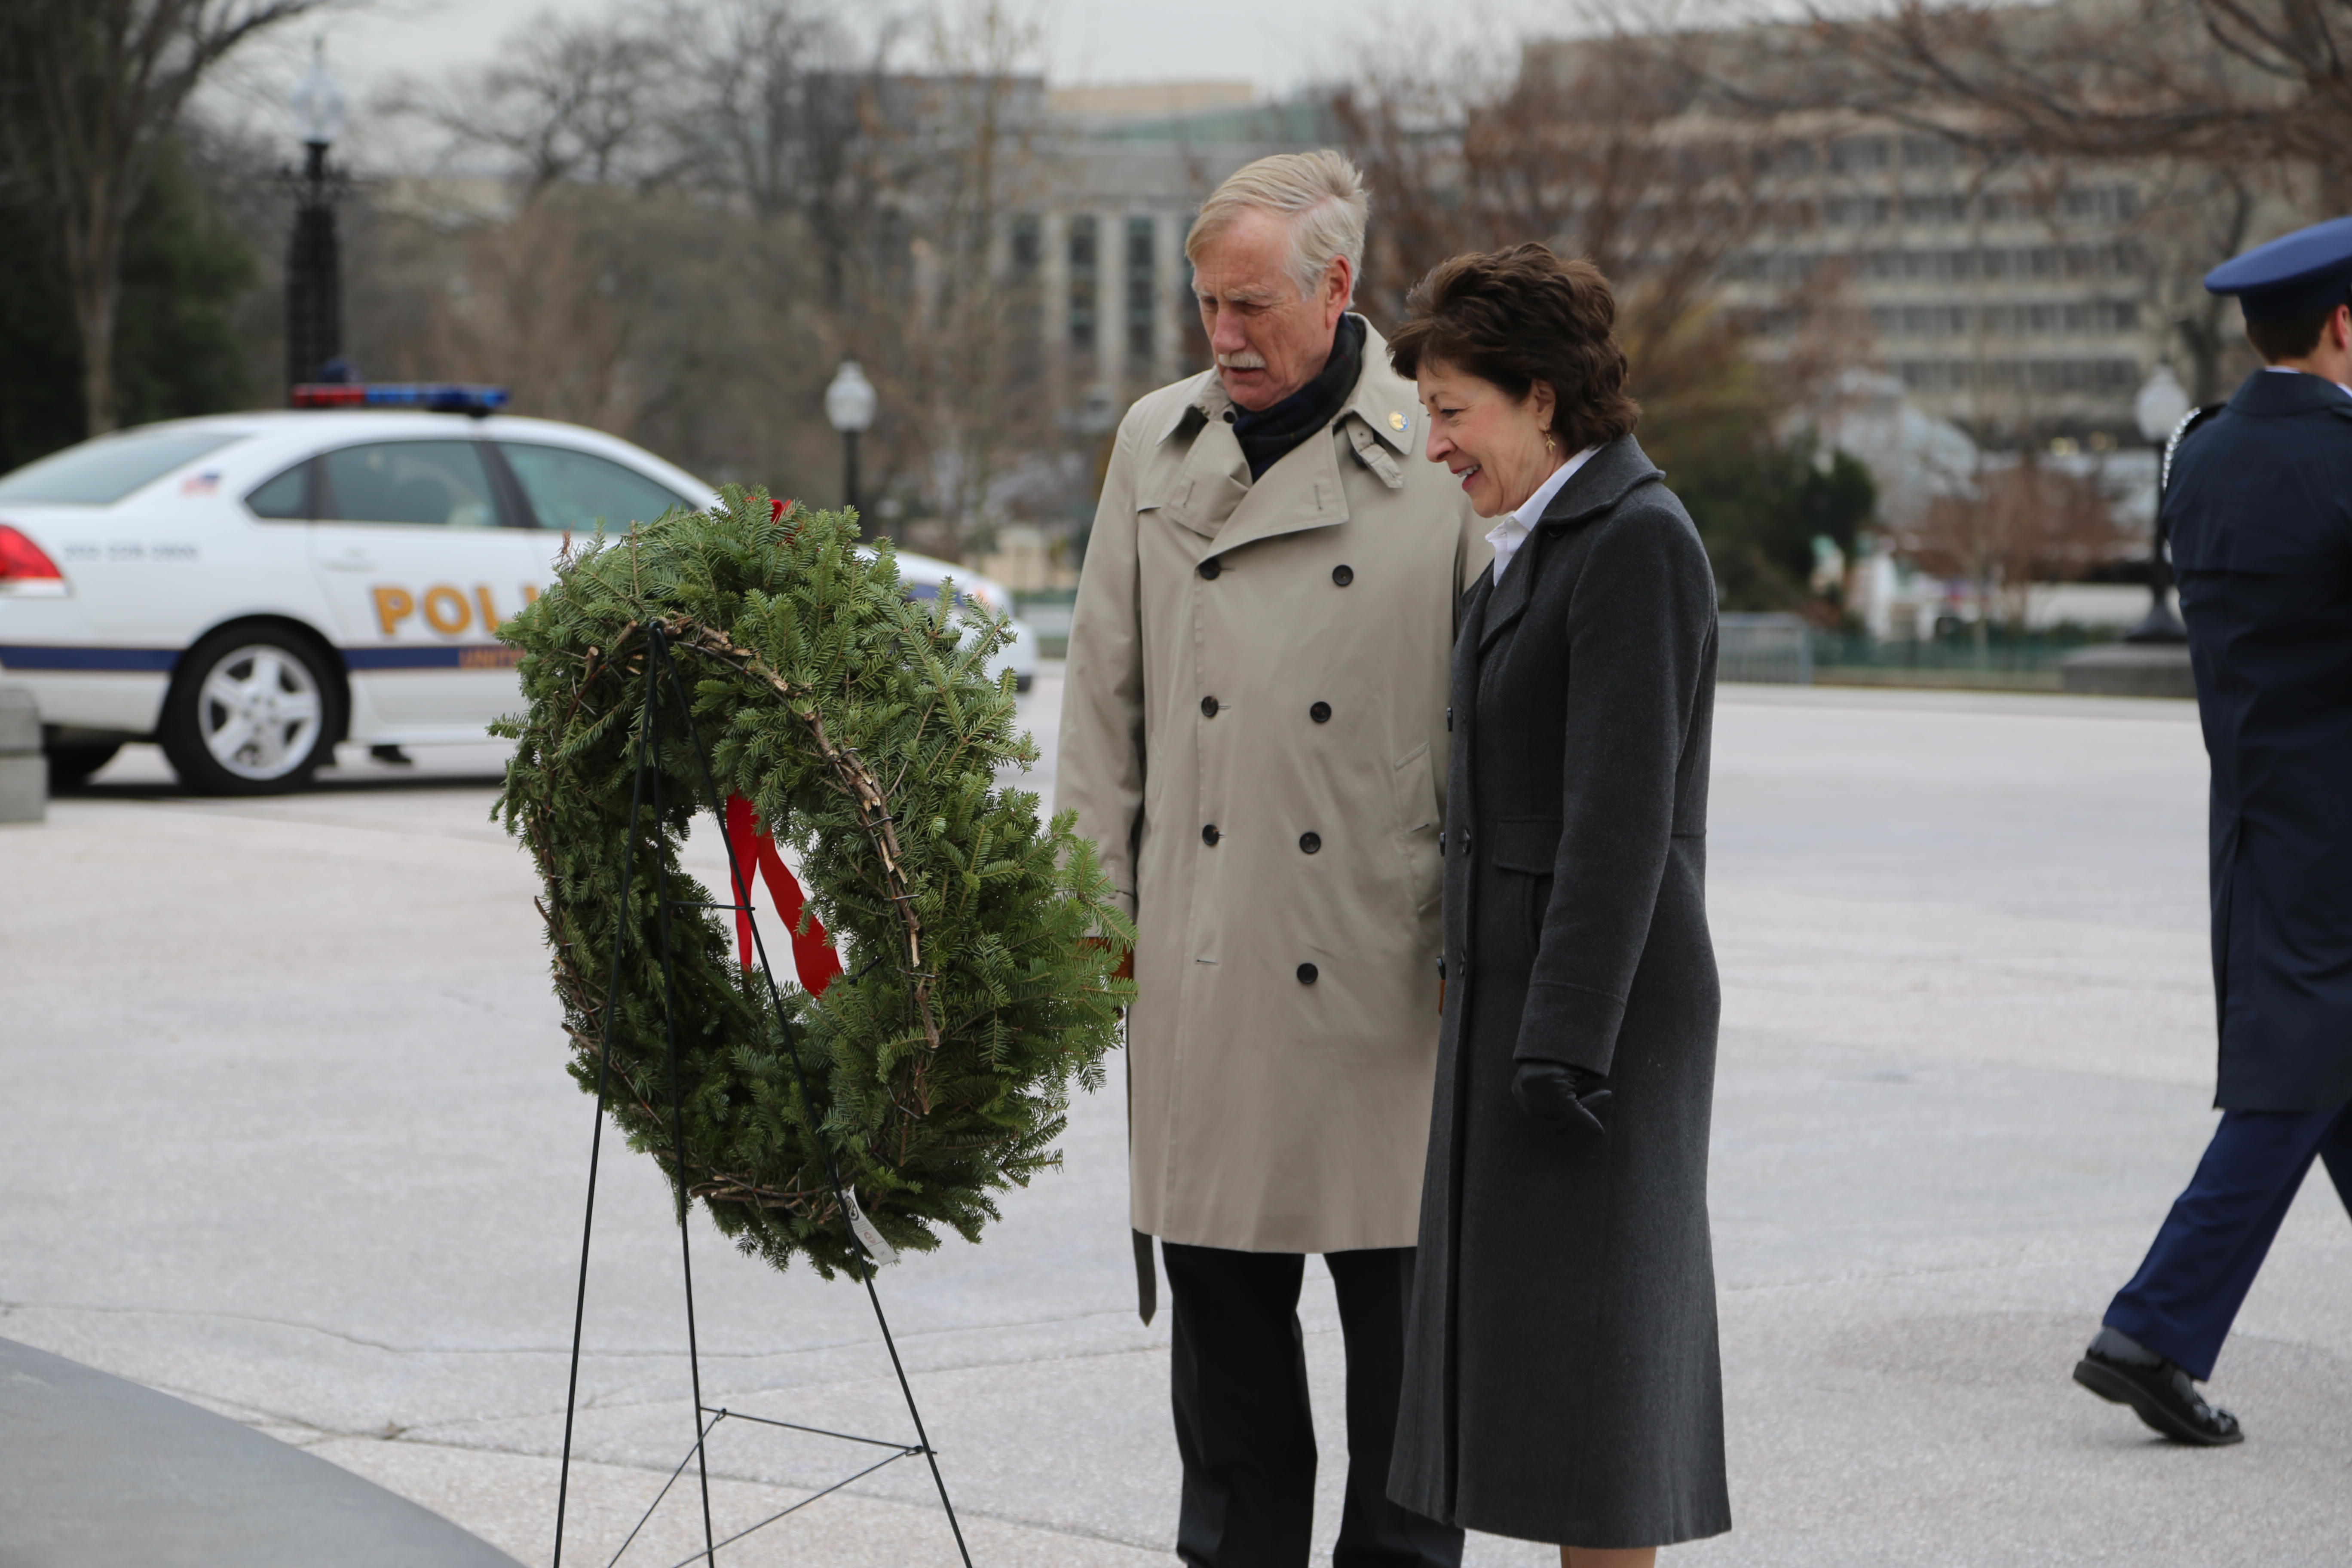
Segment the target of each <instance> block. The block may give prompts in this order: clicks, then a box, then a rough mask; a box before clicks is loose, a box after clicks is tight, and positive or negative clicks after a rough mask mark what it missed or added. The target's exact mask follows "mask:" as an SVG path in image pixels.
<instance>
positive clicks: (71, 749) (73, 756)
mask: <svg viewBox="0 0 2352 1568" xmlns="http://www.w3.org/2000/svg"><path fill="white" fill-rule="evenodd" d="M121 750H122V742H120V741H113V742H100V743H99V744H97V745H94V746H51V747H50V748H48V752H47V755H48V759H49V793H50V794H51V795H56V794H58V793H59V792H61V791H64V790H69V789H79V787H80V786H82V785H83V784H88V783H89V775H90V774H92V773H96V772H98V770H99V769H100V768H102V767H104V766H106V764H107V763H110V762H112V761H114V753H115V752H119V751H121Z"/></svg>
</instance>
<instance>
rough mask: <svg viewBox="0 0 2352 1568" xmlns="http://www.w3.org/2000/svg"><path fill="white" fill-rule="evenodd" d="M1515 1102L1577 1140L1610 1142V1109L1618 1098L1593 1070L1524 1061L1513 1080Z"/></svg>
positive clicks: (1604, 1079)
mask: <svg viewBox="0 0 2352 1568" xmlns="http://www.w3.org/2000/svg"><path fill="white" fill-rule="evenodd" d="M1511 1098H1512V1099H1513V1100H1517V1101H1518V1102H1519V1109H1520V1110H1524V1111H1526V1112H1527V1113H1528V1115H1529V1116H1532V1117H1534V1118H1535V1119H1536V1120H1537V1121H1540V1122H1542V1123H1544V1124H1545V1125H1546V1126H1549V1127H1557V1128H1559V1130H1560V1131H1563V1132H1566V1133H1569V1134H1570V1135H1571V1136H1573V1137H1577V1138H1592V1139H1598V1140H1599V1141H1600V1142H1603V1143H1605V1142H1608V1141H1609V1107H1610V1105H1611V1104H1612V1102H1613V1101H1614V1100H1615V1099H1616V1095H1615V1094H1614V1093H1613V1092H1612V1091H1611V1089H1610V1088H1609V1080H1608V1079H1606V1078H1603V1077H1602V1076H1601V1074H1599V1073H1597V1072H1593V1071H1591V1069H1590V1068H1580V1067H1570V1065H1569V1064H1568V1063H1566V1062H1547V1061H1522V1062H1520V1063H1519V1065H1518V1071H1517V1073H1515V1074H1514V1075H1513V1076H1512V1079H1511Z"/></svg>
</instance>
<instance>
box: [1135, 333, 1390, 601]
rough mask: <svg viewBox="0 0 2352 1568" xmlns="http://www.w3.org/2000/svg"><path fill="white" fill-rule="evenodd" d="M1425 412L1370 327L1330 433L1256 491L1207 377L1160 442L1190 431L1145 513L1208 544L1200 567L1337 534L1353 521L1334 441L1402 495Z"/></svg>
mask: <svg viewBox="0 0 2352 1568" xmlns="http://www.w3.org/2000/svg"><path fill="white" fill-rule="evenodd" d="M1418 408H1419V405H1418V404H1417V403H1416V402H1415V400H1414V398H1413V396H1412V389H1411V388H1410V387H1408V386H1406V385H1405V384H1404V382H1403V380H1402V378H1401V377H1399V376H1398V375H1397V374H1396V373H1395V372H1394V371H1392V370H1391V369H1389V368H1388V340H1386V339H1385V338H1383V337H1381V334H1380V332H1379V331H1377V330H1375V329H1374V328H1373V327H1372V326H1371V324H1370V322H1366V323H1365V327H1364V358H1363V368H1362V370H1361V371H1360V372H1359V373H1358V374H1357V376H1356V384H1355V387H1354V389H1353V390H1352V391H1351V392H1350V393H1349V398H1348V402H1347V404H1346V405H1345V406H1343V407H1342V408H1341V410H1340V412H1339V417H1338V418H1337V419H1336V420H1335V421H1334V422H1333V424H1332V426H1330V429H1329V430H1326V431H1320V432H1318V433H1317V435H1316V436H1313V437H1308V438H1307V439H1306V440H1304V441H1301V442H1300V443H1299V444H1298V445H1297V447H1294V448H1292V449H1291V450H1290V451H1288V452H1286V453H1285V454H1284V455H1283V457H1282V458H1281V460H1280V461H1278V462H1276V464H1275V465H1274V467H1272V468H1268V469H1267V470H1266V471H1265V473H1264V474H1263V475H1261V476H1259V478H1258V479H1256V480H1255V482H1253V481H1252V480H1251V479H1250V474H1249V460H1248V459H1247V458H1244V456H1243V455H1242V448H1241V441H1240V438H1239V437H1236V436H1235V435H1234V428H1233V425H1232V423H1231V422H1230V419H1229V417H1228V416H1230V415H1231V414H1232V413H1233V411H1234V403H1233V399H1232V397H1231V396H1230V395H1227V393H1226V392H1225V388H1224V384H1223V382H1222V381H1220V380H1218V378H1217V375H1216V373H1215V372H1214V371H1211V372H1208V373H1206V374H1203V375H1202V377H1201V378H1200V380H1199V382H1198V383H1197V384H1196V386H1195V388H1194V391H1193V395H1192V398H1191V399H1190V400H1189V402H1188V403H1187V404H1186V405H1185V406H1184V407H1183V408H1182V409H1181V411H1180V413H1179V414H1178V415H1177V416H1176V417H1175V418H1174V419H1172V420H1171V422H1170V423H1169V426H1168V427H1167V429H1166V430H1165V431H1164V432H1163V434H1162V437H1161V438H1162V439H1163V440H1167V439H1171V438H1175V437H1181V435H1182V434H1184V433H1185V432H1187V431H1190V432H1191V433H1192V447H1191V448H1190V449H1189V450H1188V451H1187V452H1186V453H1185V455H1184V458H1183V460H1182V462H1181V464H1179V465H1178V466H1177V467H1176V470H1175V472H1174V473H1173V474H1172V475H1171V476H1170V478H1169V479H1168V481H1167V491H1166V493H1165V494H1164V495H1162V496H1160V497H1158V498H1155V499H1154V500H1147V501H1146V503H1145V504H1147V505H1149V504H1155V503H1156V504H1158V505H1159V506H1160V507H1161V509H1162V510H1164V511H1165V512H1166V514H1167V516H1168V518H1169V519H1170V521H1173V522H1177V523H1180V524H1181V525H1182V526H1183V527H1185V528H1187V529H1190V530H1191V531H1192V532H1194V533H1197V534H1199V535H1201V536H1202V540H1203V543H1202V546H1201V547H1200V551H1199V555H1200V558H1201V559H1202V560H1206V559H1207V558H1208V557H1209V556H1211V555H1216V554H1222V553H1223V552H1225V551H1228V550H1234V549H1237V548H1239V547H1240V546H1242V545H1244V544H1254V543H1255V542H1258V541H1259V540H1262V539H1274V538H1277V537H1279V536H1281V535H1283V534H1286V533H1302V532H1305V531H1307V530H1310V529H1317V528H1329V527H1331V526H1333V525H1335V524H1338V523H1342V522H1345V521H1348V514H1349V508H1348V495H1347V489H1346V487H1345V485H1344V484H1343V483H1342V482H1341V472H1340V467H1339V444H1338V442H1337V441H1336V440H1334V439H1332V438H1331V434H1330V432H1331V431H1332V430H1336V431H1339V432H1341V433H1342V435H1344V437H1345V438H1346V439H1347V440H1348V442H1349V446H1350V447H1351V449H1352V452H1353V455H1354V458H1355V459H1356V461H1358V462H1359V463H1360V464H1362V465H1363V467H1365V468H1368V469H1370V471H1371V472H1372V474H1373V475H1374V476H1375V477H1377V478H1378V479H1380V481H1381V484H1382V485H1383V486H1385V487H1386V488H1387V489H1391V490H1396V489H1403V488H1404V474H1403V470H1402V466H1401V464H1400V462H1399V459H1400V458H1410V457H1411V456H1412V442H1413V426H1414V420H1415V415H1416V413H1417V411H1418Z"/></svg>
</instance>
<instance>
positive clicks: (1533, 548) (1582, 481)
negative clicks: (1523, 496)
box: [1478, 436, 1665, 649]
mask: <svg viewBox="0 0 2352 1568" xmlns="http://www.w3.org/2000/svg"><path fill="white" fill-rule="evenodd" d="M1664 477H1665V476H1664V475H1663V474H1661V473H1660V472H1659V471H1658V467H1657V465H1656V464H1654V463H1653V462H1651V461H1650V459H1649V458H1648V457H1647V456H1646V455H1645V454H1644V453H1643V450H1642V448H1641V447H1640V445H1639V444H1638V443H1636V442H1635V441H1634V439H1633V437H1631V436H1620V437H1618V438H1617V439H1616V440H1614V441H1612V442H1610V443H1609V445H1607V446H1606V447H1601V450H1599V451H1598V452H1595V453H1593V454H1592V456H1591V458H1587V459H1586V460H1585V464H1584V467H1582V468H1579V469H1577V470H1576V472H1575V473H1573V474H1570V476H1569V479H1568V483H1566V484H1564V485H1562V486H1560V487H1559V494H1558V495H1556V496H1554V497H1552V498H1551V504H1550V505H1549V506H1547V507H1545V508H1544V514H1543V517H1542V518H1541V519H1540V520H1539V521H1538V522H1537V523H1536V526H1535V527H1534V529H1533V530H1531V531H1529V532H1528V537H1527V539H1526V540H1525V541H1524V542H1522V543H1521V544H1520V545H1519V550H1518V553H1517V555H1515V556H1513V557H1512V559H1511V565H1510V569H1509V570H1508V571H1507V572H1505V573H1504V574H1503V580H1502V582H1500V583H1498V584H1496V585H1495V595H1494V599H1493V601H1492V602H1491V603H1489V604H1488V605H1487V606H1486V628H1485V630H1484V631H1483V632H1482V633H1481V634H1480V637H1479V639H1478V647H1480V648H1481V649H1484V648H1485V647H1486V645H1487V644H1488V643H1490V642H1492V641H1494V640H1495V639H1496V637H1500V636H1502V634H1503V632H1504V630H1505V629H1506V628H1507V627H1508V626H1511V625H1512V624H1513V623H1514V622H1516V621H1517V619H1518V618H1519V616H1521V615H1523V614H1525V613H1526V611H1527V607H1528V598H1529V597H1530V596H1531V595H1533V594H1534V593H1535V581H1536V574H1537V567H1538V565H1539V564H1540V563H1541V562H1542V560H1543V545H1544V542H1545V538H1546V536H1547V535H1555V536H1556V535H1558V534H1559V533H1561V532H1563V531H1566V530H1568V529H1569V528H1571V527H1573V526H1574V525H1576V524H1578V523H1580V522H1584V521H1589V520H1590V519H1591V518H1593V517H1596V516H1598V515H1599V514H1601V512H1605V511H1607V510H1609V509H1610V508H1611V507H1613V506H1615V505H1616V504H1617V503H1618V502H1619V501H1622V500H1624V499H1625V497H1626V496H1627V495H1628V494H1629V493H1631V492H1632V491H1633V489H1637V488H1638V487H1640V486H1642V485H1645V484H1648V483H1650V482H1652V481H1653V480H1655V479H1664ZM1487 575H1488V577H1489V579H1490V580H1491V578H1492V577H1493V573H1492V571H1491V570H1490V571H1489V572H1488V574H1487Z"/></svg>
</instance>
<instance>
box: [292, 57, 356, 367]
mask: <svg viewBox="0 0 2352 1568" xmlns="http://www.w3.org/2000/svg"><path fill="white" fill-rule="evenodd" d="M287 107H288V108H289V109H290V110H293V113H294V130H295V133H296V134H297V135H299V136H300V137H301V138H302V145H303V147H304V149H305V150H306V152H307V154H308V155H307V156H306V157H305V158H304V160H303V164H302V172H301V173H300V174H295V175H289V178H290V179H291V180H292V181H293V184H294V188H295V192H294V236H293V238H292V240H291V242H290V243H289V245H288V247H287V251H286V381H287V384H288V386H289V388H290V387H292V386H295V385H299V384H301V383H303V382H306V381H316V380H318V379H320V371H321V370H322V368H323V367H324V366H325V365H326V364H327V363H328V362H329V361H331V360H333V359H336V358H339V357H341V353H342V352H343V300H342V279H341V266H340V261H339V258H338V257H337V254H336V246H335V196H336V194H337V191H336V187H337V184H338V183H339V176H338V174H337V173H336V172H335V171H334V170H331V169H330V168H329V167H328V166H327V149H328V148H329V147H331V146H332V145H333V144H334V142H335V141H336V139H337V138H338V137H340V136H341V135H342V133H343V123H344V121H345V118H346V115H347V110H346V106H345V100H344V98H343V89H341V87H340V86H338V85H337V84H336V81H335V79H334V78H333V77H332V76H331V75H329V74H328V72H327V46H326V40H324V39H323V38H322V39H320V42H319V46H318V48H317V50H316V51H315V52H314V53H313V54H312V55H311V57H310V71H309V73H308V74H307V75H305V76H304V77H303V78H302V79H301V80H300V81H299V82H297V83H296V84H295V85H294V90H293V92H292V93H291V94H290V95H289V97H288V99H287Z"/></svg>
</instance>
